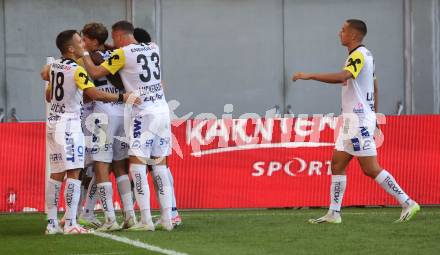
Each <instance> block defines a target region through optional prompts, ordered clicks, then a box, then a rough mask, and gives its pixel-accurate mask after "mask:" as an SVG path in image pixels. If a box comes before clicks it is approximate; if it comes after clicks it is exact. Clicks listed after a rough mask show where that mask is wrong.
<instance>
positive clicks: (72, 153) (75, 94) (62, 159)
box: [45, 30, 140, 234]
mask: <svg viewBox="0 0 440 255" xmlns="http://www.w3.org/2000/svg"><path fill="white" fill-rule="evenodd" d="M56 45H57V47H58V49H59V50H60V52H61V54H62V57H61V58H60V59H57V60H56V61H55V62H54V63H52V64H51V65H50V67H49V69H47V70H46V71H47V72H48V74H46V75H45V76H48V78H49V80H50V86H49V89H48V90H47V92H46V96H47V97H48V98H50V112H49V116H48V119H47V133H46V139H47V143H48V150H49V158H50V167H51V174H50V179H49V181H48V184H47V185H48V186H47V189H46V206H47V210H48V214H47V218H48V225H47V227H46V234H57V233H64V234H85V233H89V232H88V231H87V230H86V229H84V228H82V227H81V226H79V225H78V224H77V222H76V213H77V207H78V202H79V196H80V185H81V181H80V180H78V177H79V173H80V170H81V169H82V168H84V134H83V132H82V129H81V119H80V118H81V107H82V102H83V92H84V93H85V94H86V95H87V96H89V97H90V98H91V99H93V100H99V101H106V102H117V101H126V100H127V99H128V98H129V96H130V95H129V94H110V93H106V92H102V91H100V90H98V89H97V88H96V87H95V86H94V84H93V82H91V80H90V79H89V76H88V74H87V72H86V71H85V70H84V68H82V67H81V66H79V65H78V64H77V63H76V62H75V59H77V58H78V57H80V56H81V54H82V51H83V50H84V49H83V48H82V41H81V37H80V35H79V34H78V32H77V31H75V30H66V31H63V32H61V33H60V34H59V35H58V36H57V38H56ZM139 102H140V101H139V98H136V100H135V103H139ZM64 176H66V177H67V180H66V188H65V193H64V196H65V201H66V212H65V215H64V218H65V221H66V224H65V225H64V230H63V231H62V230H61V228H60V227H59V225H58V219H57V208H58V199H59V192H60V189H61V183H62V181H63V179H64Z"/></svg>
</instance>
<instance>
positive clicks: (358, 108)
mask: <svg viewBox="0 0 440 255" xmlns="http://www.w3.org/2000/svg"><path fill="white" fill-rule="evenodd" d="M353 112H354V113H364V112H365V111H364V105H363V104H362V103H357V104H356V106H355V107H354V108H353Z"/></svg>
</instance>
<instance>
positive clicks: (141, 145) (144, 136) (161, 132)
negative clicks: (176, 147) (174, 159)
mask: <svg viewBox="0 0 440 255" xmlns="http://www.w3.org/2000/svg"><path fill="white" fill-rule="evenodd" d="M129 139H130V149H129V151H128V155H130V156H137V157H141V158H151V157H165V156H169V155H170V154H171V148H172V134H171V121H170V114H169V113H168V112H165V113H151V114H144V115H140V114H138V115H135V116H134V117H133V118H132V119H131V123H130V138H129Z"/></svg>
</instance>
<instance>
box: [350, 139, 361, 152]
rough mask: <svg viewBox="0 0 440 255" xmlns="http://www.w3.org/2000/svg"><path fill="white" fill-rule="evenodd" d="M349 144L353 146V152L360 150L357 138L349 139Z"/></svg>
mask: <svg viewBox="0 0 440 255" xmlns="http://www.w3.org/2000/svg"><path fill="white" fill-rule="evenodd" d="M351 144H352V145H353V150H354V151H360V150H361V144H360V142H359V139H358V138H352V139H351Z"/></svg>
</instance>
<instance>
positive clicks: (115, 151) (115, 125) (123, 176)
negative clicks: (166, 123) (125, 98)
mask: <svg viewBox="0 0 440 255" xmlns="http://www.w3.org/2000/svg"><path fill="white" fill-rule="evenodd" d="M82 35H83V41H84V46H85V49H86V50H87V51H90V52H92V54H94V63H97V64H100V63H102V62H104V60H105V59H107V58H109V57H110V54H111V51H109V50H107V49H106V47H105V45H104V43H105V41H106V40H107V37H108V32H107V29H106V28H105V26H104V25H103V24H101V23H89V24H86V25H85V26H84V28H83V30H82ZM115 76H117V77H115ZM115 76H113V75H108V78H107V76H105V77H102V78H100V79H95V80H94V83H95V86H96V87H97V88H98V89H100V90H102V91H107V92H109V93H115V94H118V93H120V92H122V91H123V90H124V88H123V85H122V81H120V78H119V75H118V74H116V75H115ZM117 79H119V81H116V80H117ZM110 80H112V81H113V82H112V81H110ZM113 83H117V84H113ZM115 85H117V86H115ZM93 112H94V114H93V116H94V117H93V122H94V124H95V129H96V130H95V131H94V134H93V139H94V140H96V141H95V144H96V145H97V146H96V147H94V149H93V150H92V158H93V160H94V162H95V163H94V169H95V176H96V182H97V187H98V191H99V195H100V198H101V204H102V205H103V208H104V210H105V214H106V222H105V223H104V225H103V226H102V227H100V228H99V229H98V230H100V231H112V230H118V229H119V225H118V224H117V222H116V217H115V212H114V209H113V190H112V184H111V182H110V179H109V170H110V164H112V169H113V171H114V173H115V176H116V182H117V185H118V190H119V194H120V197H121V200H122V204H123V207H124V215H125V220H124V224H123V226H122V227H123V228H129V227H132V226H133V225H134V224H135V223H136V216H135V214H134V208H133V198H132V194H131V182H130V179H129V177H128V175H127V167H126V166H127V164H126V159H127V158H128V154H127V153H128V144H127V143H125V142H124V141H121V140H119V139H116V138H115V137H126V135H125V131H124V105H123V104H122V103H119V102H116V103H115V102H112V103H106V102H96V103H95V106H94V111H93ZM100 134H101V135H100ZM112 162H113V163H112ZM83 218H84V219H85V220H86V221H87V219H88V218H87V215H84V217H83ZM90 219H92V220H93V216H92V217H91V218H90Z"/></svg>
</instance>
